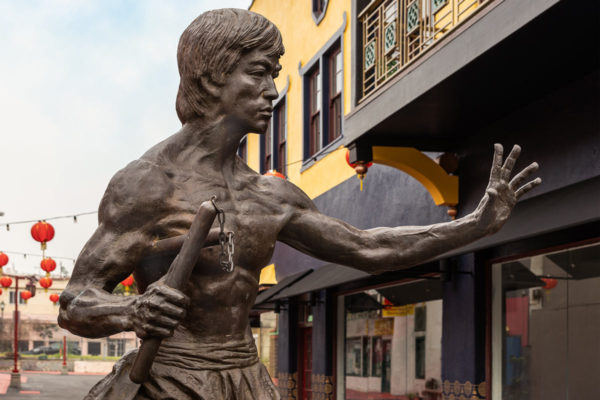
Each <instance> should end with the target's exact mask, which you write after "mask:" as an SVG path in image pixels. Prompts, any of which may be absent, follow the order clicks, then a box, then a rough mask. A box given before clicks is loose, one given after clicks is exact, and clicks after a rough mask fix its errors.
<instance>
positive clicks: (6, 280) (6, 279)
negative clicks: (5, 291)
mask: <svg viewBox="0 0 600 400" xmlns="http://www.w3.org/2000/svg"><path fill="white" fill-rule="evenodd" d="M0 285H2V287H5V288H7V287H10V286H11V285H12V279H10V278H9V277H8V276H3V277H2V278H0Z"/></svg>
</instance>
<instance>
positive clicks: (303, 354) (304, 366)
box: [298, 328, 312, 400]
mask: <svg viewBox="0 0 600 400" xmlns="http://www.w3.org/2000/svg"><path fill="white" fill-rule="evenodd" d="M298 333H299V335H298V399H300V400H311V399H312V328H300V329H299V332H298Z"/></svg>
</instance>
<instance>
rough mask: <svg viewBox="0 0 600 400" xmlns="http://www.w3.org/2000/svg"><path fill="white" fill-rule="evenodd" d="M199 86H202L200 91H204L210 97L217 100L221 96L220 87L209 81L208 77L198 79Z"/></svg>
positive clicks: (203, 76)
mask: <svg viewBox="0 0 600 400" xmlns="http://www.w3.org/2000/svg"><path fill="white" fill-rule="evenodd" d="M200 85H202V89H204V91H205V92H206V93H208V94H210V95H211V96H212V97H215V98H219V96H220V95H221V86H220V85H217V84H216V83H215V82H213V80H212V79H210V77H208V76H206V75H202V76H201V77H200Z"/></svg>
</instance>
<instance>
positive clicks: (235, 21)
mask: <svg viewBox="0 0 600 400" xmlns="http://www.w3.org/2000/svg"><path fill="white" fill-rule="evenodd" d="M283 52H284V48H283V44H282V40H281V36H280V33H279V31H278V29H277V28H276V27H275V26H274V25H273V24H272V23H271V22H270V21H268V20H267V19H266V18H264V17H263V16H261V15H258V14H256V13H253V12H251V11H246V10H238V9H221V10H214V11H209V12H206V13H204V14H202V15H201V16H199V17H198V18H197V19H196V20H194V21H193V22H192V23H191V25H190V26H189V27H188V28H187V29H186V30H185V32H184V33H183V35H182V36H181V39H180V41H179V48H178V51H177V61H178V65H179V73H180V76H181V82H180V85H179V92H178V95H177V104H176V108H177V114H178V116H179V118H180V120H181V122H182V124H183V126H182V128H181V130H180V131H179V132H177V133H175V134H174V135H172V136H170V137H168V138H167V139H165V140H164V141H162V142H161V143H159V144H157V145H156V146H154V147H152V148H151V149H150V150H148V151H147V152H146V153H145V154H144V155H143V156H142V157H141V158H140V159H139V160H135V161H133V162H131V163H130V164H129V165H127V166H126V167H125V168H124V169H122V170H120V171H119V172H117V174H116V175H115V176H114V177H113V178H112V180H111V182H110V184H109V186H108V188H107V189H106V193H105V194H104V197H103V198H102V202H101V204H100V208H99V226H98V229H97V230H96V232H95V233H94V234H93V236H92V237H91V238H90V239H89V241H88V242H87V244H86V245H85V247H84V249H83V251H82V252H81V254H80V256H79V258H78V259H77V263H76V265H75V269H74V271H73V275H72V277H71V280H70V282H69V284H68V286H67V288H66V289H65V291H64V293H63V294H62V296H61V298H60V315H59V324H60V326H62V327H64V328H66V329H68V330H70V331H71V332H73V333H75V334H77V335H81V336H85V337H90V338H96V337H104V336H109V335H112V334H115V333H118V332H122V331H135V333H136V334H137V336H138V337H140V338H142V339H148V338H163V341H162V345H161V346H160V349H159V351H158V354H157V355H156V359H155V361H154V364H153V365H152V369H151V372H150V374H149V377H148V379H147V380H146V381H145V382H143V383H142V384H134V383H133V382H131V380H129V377H128V374H129V370H130V369H131V365H132V364H133V359H134V358H135V352H133V353H129V354H127V355H125V356H124V357H123V359H121V360H120V361H119V362H118V363H117V365H116V366H115V368H114V370H113V372H112V373H111V374H109V375H108V376H107V377H106V378H104V379H103V380H102V381H101V382H100V383H99V384H98V385H96V386H95V387H94V388H93V389H92V391H91V392H90V393H89V394H88V396H87V397H86V398H87V399H129V398H130V399H133V398H135V399H278V398H279V394H278V393H277V391H276V389H275V387H274V386H273V384H272V382H271V379H270V377H269V375H268V373H267V371H266V369H265V368H264V367H263V366H262V365H261V364H260V362H259V359H258V356H257V353H256V347H255V345H254V342H253V339H252V337H251V335H249V327H248V313H249V312H250V309H251V308H252V305H253V303H254V299H255V297H256V294H257V288H258V278H259V273H260V270H261V268H262V267H263V266H264V265H266V264H267V263H268V262H269V260H270V258H271V255H272V252H273V249H274V247H275V242H276V241H277V240H279V241H281V242H284V243H286V244H288V245H290V246H292V247H294V248H296V249H298V250H300V251H302V252H304V253H307V254H309V255H311V256H314V257H317V258H320V259H323V260H327V261H329V262H333V263H339V264H344V265H348V266H352V267H354V268H358V269H361V270H363V271H367V272H369V273H380V272H384V271H390V270H397V269H403V268H407V267H410V266H414V265H417V264H420V263H423V262H425V261H427V260H430V259H431V258H433V257H435V256H437V255H440V254H442V253H444V252H447V251H449V250H451V249H454V248H457V247H460V246H463V245H465V244H467V243H469V242H472V241H474V240H476V239H479V238H481V237H483V236H486V235H490V234H492V233H494V232H496V231H498V230H499V229H500V227H501V226H502V225H503V224H504V222H505V221H506V220H507V218H508V217H509V215H510V213H511V210H512V209H513V207H514V205H515V204H516V202H517V200H518V199H519V197H521V196H522V195H523V194H524V193H526V192H528V191H529V190H530V189H532V188H533V187H535V186H536V185H538V184H539V183H540V182H541V180H540V179H539V178H537V179H535V180H532V181H528V178H529V176H530V175H531V174H532V173H533V172H534V171H536V170H537V164H536V163H533V164H531V165H529V166H528V167H526V168H525V169H524V170H522V171H521V172H519V173H518V174H516V175H515V176H514V177H513V178H512V179H511V172H512V169H513V166H514V164H515V161H516V159H517V157H518V155H519V152H520V148H519V147H518V146H515V147H514V148H513V149H512V151H511V153H510V155H509V156H508V157H507V158H506V161H504V163H503V155H502V153H503V150H502V146H500V145H496V146H495V152H494V157H493V165H492V169H491V176H490V180H489V184H488V187H487V189H486V192H485V194H484V196H483V198H482V200H481V202H480V203H479V205H478V207H477V208H476V209H475V211H473V212H472V213H471V214H469V215H466V216H465V217H463V218H460V219H457V220H455V221H452V222H445V223H439V224H435V225H431V226H423V227H395V228H375V229H369V230H360V229H357V228H355V227H353V226H351V225H349V224H347V223H344V222H342V221H339V220H337V219H335V218H331V217H328V216H326V215H323V214H320V213H319V211H318V210H317V209H316V208H315V206H314V204H313V203H312V201H311V200H310V199H309V198H308V197H307V196H306V195H305V194H304V193H303V192H302V191H301V190H300V189H298V188H297V187H296V186H294V184H292V183H290V182H288V181H286V180H283V179H279V178H274V177H268V176H262V175H259V174H257V173H256V172H254V171H253V170H251V169H250V168H249V167H248V166H247V165H246V164H245V163H244V162H243V161H242V160H241V159H240V158H239V157H237V155H236V151H237V148H238V145H239V142H240V140H241V139H242V138H243V137H244V135H246V134H247V133H249V132H254V133H260V134H263V133H264V132H265V130H266V129H267V125H268V122H269V119H270V117H271V112H272V110H273V109H272V101H273V100H275V99H276V98H277V96H278V93H277V90H276V88H275V83H274V78H275V77H277V75H278V74H279V71H280V69H281V66H280V65H279V63H278V60H279V58H280V57H281V55H282V54H283ZM213 196H216V199H217V200H216V204H218V207H220V208H221V209H222V210H223V211H224V213H225V215H226V217H227V218H226V220H225V226H224V229H225V231H227V232H230V231H231V232H235V239H234V240H235V253H234V258H233V265H234V266H235V267H234V268H233V271H231V272H227V271H224V270H223V268H222V264H221V263H220V253H221V247H220V246H219V233H220V230H219V225H218V223H217V222H216V221H215V223H214V227H213V228H212V229H210V232H208V237H207V239H206V242H205V243H204V247H203V248H201V251H200V250H198V254H199V256H198V257H199V258H198V261H197V263H195V264H194V265H197V266H196V268H195V269H194V270H193V271H192V272H191V275H190V278H189V279H187V280H186V281H185V284H184V285H183V287H182V288H181V290H176V289H173V288H171V287H169V286H168V285H166V284H165V282H164V279H159V280H157V278H158V277H159V276H160V274H164V273H165V272H166V271H167V270H168V268H169V264H170V261H172V259H173V256H171V258H170V259H168V258H167V259H165V260H164V261H162V262H159V264H160V268H159V275H156V274H157V272H156V271H155V270H152V269H151V268H150V267H148V268H146V267H145V264H144V259H145V257H146V256H147V254H148V252H149V249H151V248H152V246H153V244H156V240H157V239H159V240H161V241H162V240H163V239H167V240H168V239H169V238H171V239H172V238H176V237H182V235H185V234H186V233H187V232H188V230H189V229H190V226H191V224H192V220H193V219H194V216H195V215H196V213H197V211H198V209H199V206H200V204H201V203H203V202H204V201H206V200H209V199H210V198H211V197H213ZM196 247H198V246H196ZM175 253H176V252H175ZM159 260H160V258H159ZM155 264H156V262H155ZM132 272H133V273H134V274H135V277H136V280H137V282H138V285H139V289H140V293H141V294H139V295H134V296H126V297H124V296H118V295H113V294H111V292H112V290H113V289H114V288H115V286H116V285H117V284H118V283H119V282H120V281H121V280H123V279H124V278H125V277H127V276H128V275H129V274H131V273H132ZM153 274H154V275H153Z"/></svg>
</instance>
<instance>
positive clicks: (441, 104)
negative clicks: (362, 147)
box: [344, 0, 600, 151]
mask: <svg viewBox="0 0 600 400" xmlns="http://www.w3.org/2000/svg"><path fill="white" fill-rule="evenodd" d="M599 9H600V3H599V2H596V1H585V2H582V1H575V0H562V1H559V0H528V1H523V0H504V1H497V2H495V3H492V4H490V5H489V6H488V7H487V8H485V9H483V10H481V12H480V13H479V14H478V15H476V16H475V18H473V19H472V20H470V21H468V22H467V23H466V24H465V25H464V26H462V27H460V29H457V30H456V31H455V32H453V33H450V34H449V35H448V37H446V38H444V39H442V40H440V42H439V43H437V44H435V45H434V46H433V47H432V48H431V49H429V51H428V52H427V53H426V54H424V55H423V56H422V57H421V58H420V59H418V60H416V61H415V62H414V63H413V64H412V65H411V66H409V67H408V68H407V69H406V70H405V71H403V72H402V73H400V75H398V76H397V77H396V78H394V79H393V80H392V81H390V82H389V83H388V84H387V85H386V86H384V87H382V88H381V89H380V90H379V91H378V92H376V93H374V94H373V95H372V96H371V97H368V98H367V99H365V100H364V101H363V102H362V103H361V104H359V105H358V106H357V107H356V108H355V109H354V110H353V111H352V112H351V113H350V114H349V115H348V116H347V117H346V119H345V125H344V138H345V139H344V143H345V144H346V145H348V144H350V143H353V142H365V143H366V144H368V145H388V146H389V145H394V146H406V147H416V148H418V149H420V150H426V151H427V150H429V151H449V150H453V149H454V148H456V147H457V146H458V145H459V144H460V142H461V139H463V138H465V137H468V136H469V135H473V134H475V132H476V131H477V130H478V129H479V128H482V127H484V126H486V125H487V124H489V123H491V122H493V121H495V120H498V119H500V118H502V117H503V116H505V115H508V114H510V113H511V112H512V111H514V110H516V109H518V108H519V107H522V106H523V105H525V104H529V103H531V102H533V101H535V100H536V99H539V98H542V97H544V96H545V95H546V94H548V93H551V92H552V91H554V90H556V89H558V88H560V87H561V86H563V85H566V84H568V83H569V82H571V81H574V80H577V79H581V77H584V76H587V75H589V74H591V73H593V72H594V71H597V70H598V69H599V66H600V57H599V56H598V48H599V46H600V35H598V34H597V27H598V26H600V24H599ZM565 101H568V99H565Z"/></svg>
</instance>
